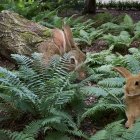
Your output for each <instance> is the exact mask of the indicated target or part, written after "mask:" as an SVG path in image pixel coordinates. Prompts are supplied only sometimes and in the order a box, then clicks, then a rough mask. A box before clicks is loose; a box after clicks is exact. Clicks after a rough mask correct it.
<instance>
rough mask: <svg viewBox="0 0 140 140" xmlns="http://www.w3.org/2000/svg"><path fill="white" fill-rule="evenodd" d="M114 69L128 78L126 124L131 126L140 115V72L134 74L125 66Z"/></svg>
mask: <svg viewBox="0 0 140 140" xmlns="http://www.w3.org/2000/svg"><path fill="white" fill-rule="evenodd" d="M113 69H114V70H116V71H118V72H119V73H120V74H121V75H122V76H123V77H124V78H125V79H126V84H125V88H124V90H125V95H124V101H125V104H126V111H125V113H126V116H127V122H126V123H125V126H126V127H127V128H130V127H132V126H133V123H134V122H135V120H136V119H137V118H139V117H140V73H139V74H137V75H133V74H131V72H130V71H128V70H127V69H126V68H124V67H114V68H113Z"/></svg>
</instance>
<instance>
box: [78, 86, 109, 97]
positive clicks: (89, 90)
mask: <svg viewBox="0 0 140 140" xmlns="http://www.w3.org/2000/svg"><path fill="white" fill-rule="evenodd" d="M81 92H83V94H85V95H96V96H106V95H107V94H108V92H107V91H106V90H104V89H103V88H101V87H94V86H93V87H92V86H84V87H82V88H81Z"/></svg>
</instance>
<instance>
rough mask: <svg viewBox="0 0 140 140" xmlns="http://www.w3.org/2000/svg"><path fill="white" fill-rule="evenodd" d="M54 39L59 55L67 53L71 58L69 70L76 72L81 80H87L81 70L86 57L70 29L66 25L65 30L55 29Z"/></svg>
mask: <svg viewBox="0 0 140 140" xmlns="http://www.w3.org/2000/svg"><path fill="white" fill-rule="evenodd" d="M52 37H53V42H54V44H55V47H56V48H57V49H58V50H59V54H60V55H61V56H62V55H63V54H64V53H67V54H68V55H69V56H70V57H69V58H70V60H69V62H70V63H71V65H70V66H69V70H70V71H72V70H76V71H78V73H79V77H80V78H82V77H83V78H85V72H84V71H83V69H81V68H80V65H81V64H82V63H83V62H84V61H85V59H86V55H85V54H84V53H83V52H82V51H81V50H80V49H79V48H78V47H77V46H76V44H75V42H74V40H73V35H72V31H71V29H70V27H69V26H68V25H65V26H64V28H63V30H60V29H57V28H56V29H54V30H53V35H52ZM83 78H82V79H83Z"/></svg>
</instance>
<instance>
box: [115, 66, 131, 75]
mask: <svg viewBox="0 0 140 140" xmlns="http://www.w3.org/2000/svg"><path fill="white" fill-rule="evenodd" d="M113 70H116V71H117V72H119V73H120V74H121V75H122V76H123V77H124V78H128V77H130V76H132V74H131V72H130V71H129V70H127V69H126V68H124V67H114V68H113Z"/></svg>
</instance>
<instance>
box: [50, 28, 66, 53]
mask: <svg viewBox="0 0 140 140" xmlns="http://www.w3.org/2000/svg"><path fill="white" fill-rule="evenodd" d="M52 33H53V35H52V36H53V41H54V43H55V45H56V47H57V48H58V49H59V51H60V53H61V54H63V53H64V52H65V51H66V39H65V35H64V32H63V31H62V30H60V29H57V28H56V29H54V30H53V31H52Z"/></svg>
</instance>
